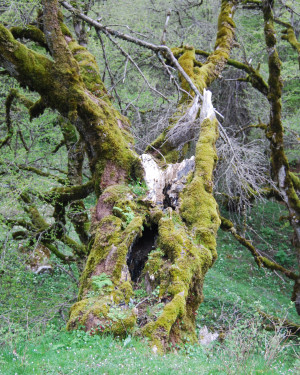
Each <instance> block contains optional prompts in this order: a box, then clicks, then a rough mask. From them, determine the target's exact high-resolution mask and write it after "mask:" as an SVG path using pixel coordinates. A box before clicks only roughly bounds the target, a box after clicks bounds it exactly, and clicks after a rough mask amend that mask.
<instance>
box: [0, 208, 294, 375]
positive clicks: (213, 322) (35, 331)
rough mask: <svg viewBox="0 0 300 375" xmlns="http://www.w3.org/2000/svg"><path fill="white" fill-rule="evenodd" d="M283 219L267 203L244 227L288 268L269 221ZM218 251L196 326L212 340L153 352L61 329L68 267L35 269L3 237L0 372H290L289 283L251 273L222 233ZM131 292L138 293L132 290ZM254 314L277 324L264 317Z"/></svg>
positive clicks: (248, 260) (281, 235) (280, 231)
mask: <svg viewBox="0 0 300 375" xmlns="http://www.w3.org/2000/svg"><path fill="white" fill-rule="evenodd" d="M283 215H284V211H283V208H281V207H280V206H278V205H275V204H273V203H268V204H266V205H263V206H262V205H261V206H257V207H256V208H255V209H253V210H252V211H251V214H250V216H249V217H248V223H249V226H248V230H250V232H249V233H251V237H252V240H253V242H254V243H255V244H256V245H257V246H259V248H260V250H261V251H264V252H265V253H266V254H268V255H269V256H271V257H273V258H274V259H276V260H277V261H280V262H282V264H284V265H285V266H287V267H288V266H289V267H291V266H292V264H295V263H294V261H295V259H294V257H293V254H292V250H291V249H290V247H289V243H290V242H289V241H290V237H291V231H290V229H289V226H288V225H286V223H284V222H281V223H280V224H279V225H277V227H276V226H275V224H273V223H276V222H278V221H277V219H278V216H283ZM275 216H276V218H275ZM275 219H276V220H275ZM258 229H259V230H260V235H258ZM218 254H219V258H218V260H217V262H216V264H215V266H214V267H213V268H212V269H211V270H210V271H209V272H208V274H207V276H206V278H205V287H204V296H205V299H204V302H203V303H202V305H201V306H200V308H199V311H198V315H197V330H198V332H199V331H200V329H201V328H203V327H204V326H206V327H208V330H209V331H210V332H212V333H213V332H215V333H218V334H219V338H218V339H217V340H216V341H213V342H212V343H210V344H209V345H208V346H201V345H198V344H197V345H195V344H192V343H188V342H187V343H186V344H185V345H182V346H180V347H176V348H175V347H172V348H170V350H169V351H168V352H167V353H166V354H165V355H163V356H161V355H157V354H154V353H152V352H151V350H150V349H149V346H147V342H145V341H142V340H138V339H136V338H134V337H131V336H128V337H126V338H125V339H118V338H113V337H111V336H105V337H101V336H97V335H95V336H93V335H90V334H89V333H85V332H83V331H80V330H79V331H74V332H71V333H70V332H67V331H66V330H65V321H64V320H66V319H67V312H68V309H69V306H70V305H72V302H73V300H74V298H76V292H77V286H76V282H75V281H74V280H73V279H72V277H70V275H69V274H71V275H73V277H74V276H75V278H76V277H77V278H78V274H77V271H76V269H75V268H73V269H67V270H66V271H68V272H69V274H68V273H67V272H65V271H63V270H62V268H63V266H62V265H58V266H56V267H55V271H54V274H53V275H48V274H42V275H35V274H33V273H32V272H30V271H28V270H27V268H26V265H25V263H24V255H22V254H19V253H17V251H15V250H13V249H12V248H10V247H9V245H8V243H6V245H5V246H4V248H3V250H2V252H1V254H0V374H1V375H9V374H13V375H15V374H18V375H20V374H41V375H44V374H80V375H85V374H89V375H90V374H110V375H116V374H177V375H178V374H188V373H191V374H243V375H244V374H289V373H291V374H296V373H300V356H299V350H298V348H299V343H300V342H299V336H298V337H297V336H294V335H292V334H291V333H289V332H288V331H287V330H286V329H285V328H284V327H283V326H282V322H283V321H284V319H286V318H287V319H288V320H290V321H293V322H294V323H298V324H299V323H300V321H299V318H298V316H297V315H296V312H295V309H294V307H293V304H291V302H290V296H291V292H292V284H291V283H290V281H288V280H286V279H284V278H283V277H282V276H281V275H279V274H278V275H277V274H274V273H271V272H269V271H266V270H264V269H258V268H257V266H256V264H255V263H254V261H253V259H252V257H251V254H250V253H249V252H248V251H247V250H246V249H244V248H243V247H242V246H241V245H240V244H238V243H237V242H236V241H235V240H234V239H233V238H232V237H230V234H228V233H224V232H222V231H220V232H219V236H218ZM138 294H140V297H141V298H142V297H143V296H142V295H143V291H142V290H139V291H138V292H137V295H138ZM261 311H262V312H264V313H266V314H269V315H272V316H276V317H277V318H279V320H278V321H275V319H272V318H271V320H270V321H265V320H264V319H263V317H262V316H261V314H260V312H261Z"/></svg>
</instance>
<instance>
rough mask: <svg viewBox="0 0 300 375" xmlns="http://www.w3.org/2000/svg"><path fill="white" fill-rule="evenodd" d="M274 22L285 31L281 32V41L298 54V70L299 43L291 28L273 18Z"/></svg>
mask: <svg viewBox="0 0 300 375" xmlns="http://www.w3.org/2000/svg"><path fill="white" fill-rule="evenodd" d="M274 21H275V22H276V23H278V24H279V25H281V26H284V27H285V29H284V30H283V31H282V34H283V35H282V37H281V39H283V40H286V41H287V42H289V44H290V45H291V46H292V47H293V48H294V50H295V51H297V52H298V62H299V69H300V42H298V40H297V38H296V34H295V30H294V28H293V26H292V25H291V24H289V23H287V22H283V21H281V20H279V19H278V18H274Z"/></svg>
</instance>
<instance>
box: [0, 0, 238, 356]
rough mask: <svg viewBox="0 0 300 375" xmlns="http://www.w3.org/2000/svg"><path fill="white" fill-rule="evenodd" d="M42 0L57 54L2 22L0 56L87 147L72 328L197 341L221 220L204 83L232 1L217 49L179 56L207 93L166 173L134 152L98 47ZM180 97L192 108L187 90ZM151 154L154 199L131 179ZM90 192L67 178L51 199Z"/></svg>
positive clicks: (218, 54) (224, 44)
mask: <svg viewBox="0 0 300 375" xmlns="http://www.w3.org/2000/svg"><path fill="white" fill-rule="evenodd" d="M42 3H43V12H44V24H43V26H44V34H45V36H46V43H47V46H48V49H49V51H50V53H51V55H52V58H53V60H54V61H52V60H50V59H48V58H47V57H45V56H42V55H39V54H37V53H36V52H34V51H32V50H29V49H28V48H26V47H25V46H24V45H23V44H21V43H19V42H18V41H16V40H15V39H14V37H13V36H12V34H11V33H10V32H9V31H8V30H7V29H6V28H5V27H4V26H0V65H1V66H3V67H4V68H5V69H6V70H7V71H8V72H9V74H10V75H11V76H13V77H15V78H16V79H17V80H18V81H19V82H20V83H21V84H22V85H24V86H27V87H28V88H29V89H30V90H33V91H36V92H38V93H39V94H40V95H41V100H40V101H39V102H38V104H37V105H36V106H35V107H34V108H32V112H33V113H34V114H35V115H37V114H39V111H40V112H41V111H42V109H43V108H45V107H50V108H52V109H56V110H57V111H59V112H60V113H61V115H62V116H64V117H65V118H68V120H69V121H70V122H71V123H72V124H73V125H74V126H75V127H76V128H77V131H78V132H79V134H80V136H81V138H82V140H83V141H84V143H85V146H86V152H87V155H88V158H89V165H90V170H91V174H92V183H93V185H94V190H95V192H96V195H97V204H96V207H95V210H94V213H93V218H92V225H91V236H92V240H91V242H90V246H91V250H90V253H89V257H88V260H87V263H86V266H85V269H84V271H83V273H82V275H81V279H80V291H79V298H78V302H77V303H76V304H74V306H73V307H72V308H71V312H70V319H69V322H68V328H69V329H74V328H76V327H79V326H83V327H84V328H85V329H86V330H93V331H94V332H96V331H104V332H113V333H114V334H116V335H126V334H128V333H129V332H131V331H134V330H135V332H136V333H137V334H140V335H143V336H147V337H149V339H150V341H151V343H152V345H153V347H154V348H155V347H156V349H159V350H163V348H164V346H165V345H166V344H167V343H168V342H170V341H171V342H174V343H175V342H179V341H185V340H187V339H190V340H196V336H195V313H196V311H197V309H198V307H199V304H200V303H201V301H202V299H203V296H202V286H203V280H204V276H205V273H206V272H207V270H208V269H209V268H210V267H211V266H212V265H213V262H214V261H215V259H216V257H217V253H216V233H217V230H218V228H219V225H220V219H219V215H218V209H217V204H216V202H215V199H214V197H213V193H212V190H213V181H212V179H213V170H214V166H215V162H216V159H217V156H216V151H215V143H216V140H217V137H218V122H217V120H216V118H215V115H214V110H213V108H212V105H211V98H210V93H209V92H205V91H204V89H205V87H207V86H208V85H210V84H211V82H212V81H213V80H214V79H215V78H216V77H217V76H218V75H219V74H220V72H221V70H222V69H223V67H224V65H225V63H226V61H227V59H228V56H229V52H230V49H231V47H232V44H233V35H234V23H233V20H232V17H233V13H234V10H235V3H236V2H235V1H225V0H223V1H222V7H221V13H220V17H219V24H218V35H217V40H216V47H215V51H214V52H213V53H212V54H211V56H210V57H209V58H208V60H207V62H206V64H204V65H203V67H201V68H200V69H196V67H195V66H194V64H195V61H194V48H193V47H186V48H185V49H184V51H182V58H181V61H180V63H181V65H182V67H183V68H184V69H185V71H186V72H187V73H188V74H189V75H190V77H191V78H192V79H193V80H194V82H195V84H196V85H197V87H198V89H199V91H200V92H201V93H202V92H203V96H204V101H203V103H202V108H201V114H200V119H201V131H200V136H199V139H198V142H197V146H196V152H195V157H194V159H191V160H190V161H187V160H185V161H184V162H183V164H180V163H176V162H177V161H178V159H180V158H182V157H180V156H179V155H178V153H176V147H175V146H174V145H169V147H168V150H166V151H167V153H169V152H172V151H175V152H173V155H176V157H175V158H173V160H172V161H173V162H174V165H169V167H168V168H167V171H169V175H168V176H167V175H166V172H167V171H163V170H161V169H160V167H159V166H158V165H156V164H155V161H154V159H152V156H151V155H148V156H146V157H144V158H142V159H140V158H139V157H138V156H137V155H136V153H135V152H134V150H133V147H132V137H131V135H130V132H129V124H128V121H127V120H126V119H125V118H124V117H123V116H121V115H120V114H119V113H118V112H117V111H116V110H115V109H114V108H113V106H112V104H111V102H110V100H109V98H108V96H107V93H106V90H105V88H104V86H103V83H102V82H101V79H100V74H99V71H98V68H97V65H96V62H95V60H94V58H93V56H92V55H91V54H89V52H88V51H87V50H86V49H85V48H84V47H83V46H80V45H78V44H77V43H76V42H75V41H74V39H73V38H72V35H71V34H70V32H69V31H68V30H67V28H66V27H65V25H63V23H62V20H61V19H60V18H59V12H58V2H57V0H49V1H46V0H44V1H42ZM181 81H182V86H183V87H185V81H184V79H181ZM183 100H184V101H187V107H188V108H190V106H191V104H190V103H189V102H188V98H183ZM197 105H198V104H197ZM195 112H196V115H197V112H198V111H195ZM163 137H165V135H163ZM161 144H162V143H160V144H159V145H158V146H160V145H161ZM161 151H162V152H164V150H163V149H162V150H161ZM145 160H148V161H150V163H151V164H152V165H154V166H155V169H156V171H157V172H158V173H159V175H160V176H164V178H165V182H166V183H165V184H161V186H160V188H159V189H158V190H155V191H154V192H153V191H152V193H153V194H154V197H155V199H153V196H152V197H151V199H150V197H147V195H146V194H145V195H144V196H140V194H137V193H136V191H135V189H134V188H133V187H132V185H131V184H130V183H129V182H130V179H132V180H135V181H138V179H142V178H143V175H144V174H145V175H147V170H143V165H146V164H145ZM170 161H171V159H170ZM170 175H171V177H170ZM166 185H167V186H166ZM173 185H175V188H174V189H173V190H172V189H171V193H172V194H170V186H171V187H172V186H173ZM88 186H90V185H89V184H88ZM165 187H167V189H165V190H164V188H165ZM166 191H169V194H167V193H166ZM84 194H85V187H84V186H81V187H80V188H79V187H78V186H71V187H66V188H60V189H57V191H56V197H55V199H57V200H59V199H60V200H61V201H63V200H67V199H70V197H74V199H77V200H80V199H82V198H83V197H84ZM159 196H160V197H162V200H161V199H160V198H158V197H159ZM64 202H65V201H64ZM174 202H175V203H174ZM142 279H144V282H145V284H146V289H147V292H148V296H147V297H146V298H144V300H142V301H140V302H139V303H137V304H136V305H135V306H133V305H132V301H131V298H132V297H133V288H136V287H137V286H138V285H140V283H141V280H142ZM158 287H159V288H158Z"/></svg>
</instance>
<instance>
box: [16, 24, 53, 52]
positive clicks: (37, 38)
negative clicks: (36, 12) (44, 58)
mask: <svg viewBox="0 0 300 375" xmlns="http://www.w3.org/2000/svg"><path fill="white" fill-rule="evenodd" d="M10 32H11V33H12V35H13V36H14V38H16V39H20V38H25V39H29V40H31V41H33V42H35V43H37V44H39V45H40V46H41V47H43V48H46V49H47V50H48V46H47V43H46V38H45V34H44V33H43V32H42V30H40V29H38V28H37V27H35V26H33V25H26V26H25V27H21V26H16V27H12V28H11V29H10Z"/></svg>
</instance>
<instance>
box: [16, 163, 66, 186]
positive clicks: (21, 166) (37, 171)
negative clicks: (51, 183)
mask: <svg viewBox="0 0 300 375" xmlns="http://www.w3.org/2000/svg"><path fill="white" fill-rule="evenodd" d="M17 167H18V168H19V169H22V170H24V171H28V172H32V173H35V174H37V175H38V176H42V177H49V178H52V179H54V180H56V181H57V182H59V183H60V184H62V185H65V184H66V179H64V178H61V177H58V176H55V175H53V174H51V173H49V172H44V171H41V170H40V169H38V168H35V167H31V166H28V165H24V164H18V165H17Z"/></svg>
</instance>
